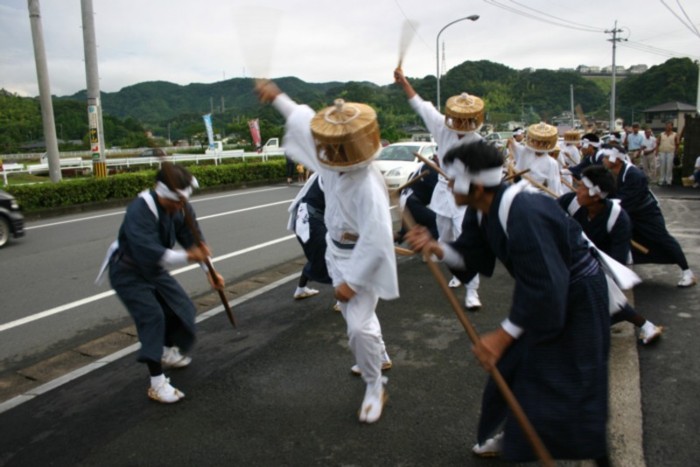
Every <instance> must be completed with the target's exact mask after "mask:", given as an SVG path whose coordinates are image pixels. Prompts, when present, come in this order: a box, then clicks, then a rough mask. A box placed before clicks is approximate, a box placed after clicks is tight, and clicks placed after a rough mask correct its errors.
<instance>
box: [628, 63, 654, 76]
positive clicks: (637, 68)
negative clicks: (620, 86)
mask: <svg viewBox="0 0 700 467" xmlns="http://www.w3.org/2000/svg"><path fill="white" fill-rule="evenodd" d="M648 69H649V67H648V66H646V65H632V66H631V67H629V70H628V71H629V73H630V74H631V75H641V74H642V73H644V72H645V71H647V70H648Z"/></svg>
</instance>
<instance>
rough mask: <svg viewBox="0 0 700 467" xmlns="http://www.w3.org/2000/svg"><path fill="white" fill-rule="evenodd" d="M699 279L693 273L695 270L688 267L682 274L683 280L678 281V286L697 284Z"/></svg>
mask: <svg viewBox="0 0 700 467" xmlns="http://www.w3.org/2000/svg"><path fill="white" fill-rule="evenodd" d="M697 282H698V280H697V278H696V277H695V274H693V271H691V270H690V269H686V270H685V271H683V273H682V274H681V280H680V281H679V282H678V287H692V286H694V285H695V284H697Z"/></svg>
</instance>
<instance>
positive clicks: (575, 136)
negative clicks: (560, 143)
mask: <svg viewBox="0 0 700 467" xmlns="http://www.w3.org/2000/svg"><path fill="white" fill-rule="evenodd" d="M579 141H581V132H580V131H578V130H568V131H565V132H564V142H565V143H578V142H579Z"/></svg>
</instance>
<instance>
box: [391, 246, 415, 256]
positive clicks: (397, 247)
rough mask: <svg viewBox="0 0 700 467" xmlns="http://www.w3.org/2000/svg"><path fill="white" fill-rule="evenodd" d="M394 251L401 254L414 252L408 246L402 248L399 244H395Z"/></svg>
mask: <svg viewBox="0 0 700 467" xmlns="http://www.w3.org/2000/svg"><path fill="white" fill-rule="evenodd" d="M394 251H395V252H396V254H398V255H401V256H413V255H415V254H416V253H415V252H414V251H413V250H409V249H408V248H402V247H400V246H395V247H394Z"/></svg>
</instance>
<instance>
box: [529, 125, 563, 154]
mask: <svg viewBox="0 0 700 467" xmlns="http://www.w3.org/2000/svg"><path fill="white" fill-rule="evenodd" d="M558 140H559V132H558V131H557V127H555V126H552V125H547V124H546V123H544V122H540V123H536V124H534V125H530V126H529V127H528V129H527V137H526V138H525V144H526V145H527V146H528V147H529V148H531V149H534V150H535V151H537V152H549V151H551V150H552V149H554V148H555V147H556V145H557V141H558Z"/></svg>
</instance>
